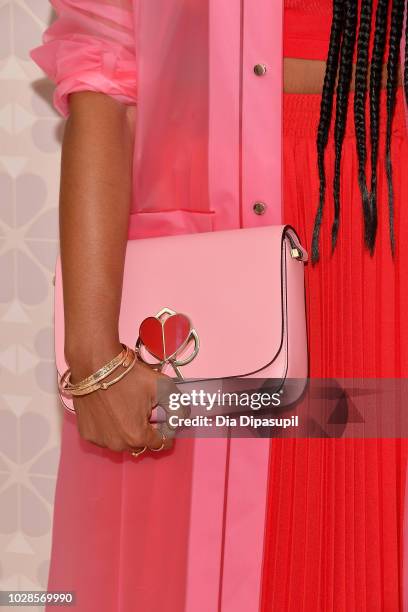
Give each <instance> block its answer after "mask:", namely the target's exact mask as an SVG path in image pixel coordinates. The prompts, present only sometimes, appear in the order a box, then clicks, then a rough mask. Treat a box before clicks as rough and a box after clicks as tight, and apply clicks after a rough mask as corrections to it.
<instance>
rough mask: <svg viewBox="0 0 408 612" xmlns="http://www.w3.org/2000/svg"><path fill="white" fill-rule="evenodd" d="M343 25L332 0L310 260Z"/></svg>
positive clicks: (337, 0)
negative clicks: (317, 193)
mask: <svg viewBox="0 0 408 612" xmlns="http://www.w3.org/2000/svg"><path fill="white" fill-rule="evenodd" d="M343 27H344V0H333V20H332V25H331V32H330V45H329V52H328V55H327V60H326V73H325V75H324V83H323V91H322V99H321V103H320V120H319V125H318V128H317V166H318V171H319V180H320V189H319V206H318V209H317V214H316V219H315V224H314V228H313V236H312V261H317V260H318V259H319V234H320V226H321V223H322V216H323V204H324V199H325V195H326V173H325V168H324V152H325V149H326V146H327V141H328V139H329V130H330V123H331V117H332V110H333V93H334V88H335V85H336V76H337V71H338V66H339V52H340V45H341V36H342V31H343Z"/></svg>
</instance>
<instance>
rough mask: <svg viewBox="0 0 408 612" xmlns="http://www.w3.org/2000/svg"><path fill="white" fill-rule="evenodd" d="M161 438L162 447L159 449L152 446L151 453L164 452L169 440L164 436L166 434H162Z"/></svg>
mask: <svg viewBox="0 0 408 612" xmlns="http://www.w3.org/2000/svg"><path fill="white" fill-rule="evenodd" d="M161 437H162V443H161V446H160V447H159V448H150V446H149V450H150V451H153V452H154V453H158V452H159V451H161V450H163V448H164V443H165V442H166V440H167V438H166V436H165V435H164V433H162V434H161Z"/></svg>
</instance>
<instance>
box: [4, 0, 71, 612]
mask: <svg viewBox="0 0 408 612" xmlns="http://www.w3.org/2000/svg"><path fill="white" fill-rule="evenodd" d="M51 19H52V11H51V8H50V4H49V3H48V1H47V0H27V1H23V0H0V81H1V82H0V279H1V281H0V392H1V394H0V589H38V590H41V589H44V588H45V587H46V579H47V572H48V559H49V550H50V540H51V520H52V504H53V496H54V489H55V474H56V469H57V465H58V456H59V432H60V419H61V409H60V405H59V401H58V396H57V394H56V378H55V366H54V363H53V359H54V351H53V330H52V323H53V285H52V277H53V268H54V264H55V258H56V254H57V248H58V244H57V239H58V209H57V205H58V188H59V159H60V146H61V137H62V131H63V121H62V120H61V118H60V117H59V116H58V115H57V114H56V112H55V111H54V110H53V108H52V105H51V101H50V100H51V95H52V89H53V88H52V84H50V83H49V82H47V81H46V80H45V79H44V75H43V74H42V73H41V71H40V70H39V69H38V68H37V67H36V66H35V64H34V63H33V62H32V61H31V60H30V58H29V56H28V51H29V50H30V49H31V48H33V47H35V46H36V45H38V44H39V43H40V40H41V33H42V31H43V30H44V28H45V27H46V25H47V24H48V23H50V21H51ZM2 609H5V608H2ZM13 609H14V608H13ZM25 609H28V608H25ZM35 609H36V610H39V608H38V607H37V608H35Z"/></svg>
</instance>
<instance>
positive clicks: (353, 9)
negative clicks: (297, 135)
mask: <svg viewBox="0 0 408 612" xmlns="http://www.w3.org/2000/svg"><path fill="white" fill-rule="evenodd" d="M359 1H360V0H333V18H332V26H331V35H330V43H329V49H328V54H327V60H326V72H325V79H324V85H323V91H322V100H321V105H320V119H319V124H318V129H317V141H316V145H317V164H318V173H319V181H320V189H319V203H318V208H317V212H316V217H315V222H314V228H313V234H312V249H311V250H312V254H311V255H312V263H316V262H317V261H318V260H319V234H320V227H321V223H322V216H323V206H324V200H325V195H326V175H325V166H324V154H325V149H326V147H327V142H328V135H329V131H330V125H331V121H332V108H333V98H334V91H335V83H336V78H337V76H338V85H337V92H336V94H337V96H336V118H335V126H334V146H335V168H334V181H333V198H334V221H333V225H332V251H333V250H334V248H335V246H336V241H337V236H338V231H339V220H340V180H341V178H340V177H341V174H340V168H341V153H342V146H343V140H344V134H345V128H346V121H347V110H348V98H349V91H350V81H351V76H352V64H353V54H354V48H355V44H356V30H357V11H358V9H357V7H358V4H359ZM389 1H391V0H378V3H377V10H376V15H375V29H374V40H373V51H372V57H371V64H370V69H369V67H368V66H369V57H368V48H369V40H370V34H371V30H372V25H371V21H372V0H361V9H360V16H359V17H360V19H359V30H358V39H357V64H356V76H355V94H354V126H355V133H356V147H357V156H358V165H359V168H358V183H359V188H360V192H361V198H362V209H363V217H364V243H365V245H366V246H367V248H368V249H369V251H370V253H371V254H373V252H374V246H375V237H376V233H377V161H378V141H379V119H380V98H381V84H382V68H383V60H384V52H385V48H386V43H387V40H386V39H387V20H388V6H389ZM405 1H406V0H392V11H391V24H390V35H389V52H388V60H387V74H388V76H387V126H386V173H387V185H388V204H389V223H390V242H391V251H392V254H394V250H395V244H394V243H395V240H394V194H393V188H392V165H391V134H392V120H393V115H394V109H395V100H396V87H397V79H398V62H399V45H400V41H401V34H402V25H403V17H404V3H405ZM406 37H407V45H406V51H405V56H406V60H407V61H406V63H405V71H404V72H405V73H404V85H405V88H406V91H405V96H406V98H407V99H408V31H407V32H406ZM368 72H369V73H370V75H369V76H370V87H369V103H370V147H371V156H370V158H371V184H370V191H368V186H367V178H366V161H367V146H366V111H365V107H366V97H367V77H368Z"/></svg>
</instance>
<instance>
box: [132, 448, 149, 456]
mask: <svg viewBox="0 0 408 612" xmlns="http://www.w3.org/2000/svg"><path fill="white" fill-rule="evenodd" d="M145 450H147V446H144V447H143V448H140V449H139V450H134V451H129V452H130V454H131V455H132V457H139V455H141V454H142V453H144V452H145Z"/></svg>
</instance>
